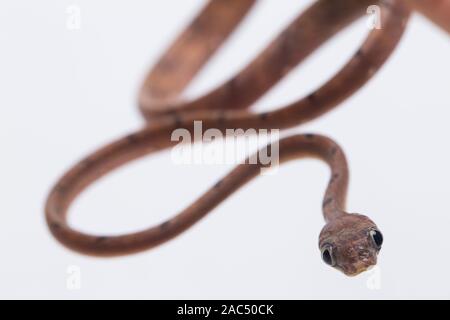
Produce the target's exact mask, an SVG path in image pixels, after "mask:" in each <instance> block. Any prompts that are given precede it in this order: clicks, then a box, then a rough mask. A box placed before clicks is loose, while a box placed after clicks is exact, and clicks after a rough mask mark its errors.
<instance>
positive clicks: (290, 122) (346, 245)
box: [45, 0, 410, 275]
mask: <svg viewBox="0 0 450 320" xmlns="http://www.w3.org/2000/svg"><path fill="white" fill-rule="evenodd" d="M374 2H375V3H376V4H378V5H379V6H380V7H381V8H382V21H381V23H382V29H380V30H377V29H374V30H372V31H371V32H370V34H369V35H368V37H367V39H366V40H365V42H364V43H363V44H362V46H361V47H360V48H359V49H358V50H357V52H356V53H355V54H354V55H353V57H352V58H351V59H350V61H349V62H348V63H347V64H346V65H345V66H344V67H343V68H342V69H341V70H340V71H339V72H338V73H337V74H336V75H335V76H333V77H332V78H331V79H330V80H329V81H328V82H326V83H325V84H324V85H323V86H321V87H320V88H318V89H317V90H315V91H314V92H312V93H311V94H309V95H308V96H306V97H305V98H303V99H300V100H298V101H296V102H294V103H292V104H290V105H288V106H285V107H283V108H280V109H277V110H275V111H271V112H265V113H259V114H256V113H252V112H250V111H247V110H244V109H246V108H248V107H250V106H251V105H252V104H253V103H254V102H255V101H257V100H258V99H259V98H260V97H261V96H262V95H263V94H264V93H266V92H267V91H268V90H269V89H270V88H272V87H273V86H274V85H275V84H276V83H277V82H278V81H279V80H280V79H282V78H283V77H284V76H285V75H286V74H288V73H289V72H290V71H291V70H292V69H293V68H294V67H295V66H296V65H298V64H299V63H300V62H301V61H303V60H304V59H305V58H306V57H307V56H309V55H310V54H311V53H312V52H314V51H315V50H316V49H317V48H318V47H320V46H321V45H322V44H323V43H324V42H325V41H327V40H328V39H329V38H331V37H332V36H333V35H335V34H336V33H338V32H339V31H340V30H342V29H343V28H345V27H346V26H348V25H349V24H350V23H352V22H353V21H354V20H356V19H357V18H359V17H362V16H364V15H365V14H366V9H367V7H368V6H369V5H373V4H374ZM254 3H255V0H233V1H230V0H213V1H210V2H209V3H208V4H207V5H206V6H205V7H204V9H203V11H202V12H201V13H200V14H199V16H197V17H196V18H195V19H194V21H193V22H192V23H191V24H190V25H189V27H188V28H187V29H186V30H185V31H184V32H183V33H182V34H181V35H180V37H179V38H178V39H177V40H176V41H175V42H174V44H173V45H172V46H171V47H170V48H169V49H168V51H167V52H166V53H165V54H164V55H163V56H162V58H161V60H160V61H159V62H158V63H157V64H156V66H155V67H154V68H153V70H152V71H151V72H150V74H149V75H148V77H147V79H146V80H145V82H144V85H143V87H142V90H141V93H140V97H139V103H140V108H141V111H142V113H143V115H144V116H145V118H146V120H147V124H146V125H145V126H144V128H142V129H140V130H138V131H137V132H135V133H133V134H130V135H128V136H126V137H124V138H122V139H119V140H117V141H115V142H113V143H111V144H109V145H107V146H105V147H103V148H101V149H100V150H98V151H96V152H95V153H93V154H91V155H90V156H88V157H86V158H85V159H84V160H82V161H81V162H79V163H78V164H76V165H75V166H74V167H73V168H72V169H70V170H69V171H68V172H67V173H66V174H65V175H64V176H63V177H62V178H61V179H60V180H59V181H58V182H57V184H56V185H55V187H54V188H53V189H52V191H51V193H50V195H49V197H48V200H47V204H46V210H45V211H46V219H47V223H48V225H49V228H50V230H51V232H52V234H53V235H54V236H55V237H56V239H58V240H59V241H60V242H61V243H62V244H64V245H65V246H67V247H69V248H71V249H73V250H76V251H78V252H82V253H84V254H89V255H98V256H114V255H123V254H129V253H134V252H138V251H142V250H146V249H149V248H152V247H155V246H157V245H159V244H161V243H163V242H166V241H168V240H170V239H172V238H174V237H175V236H177V235H179V234H180V233H182V232H183V231H185V230H186V229H188V228H189V227H191V226H192V225H193V224H194V223H196V222H197V221H199V220H200V219H201V218H203V217H204V216H205V215H206V214H207V213H208V212H210V211H211V210H212V209H213V208H214V207H216V206H217V205H218V204H219V203H220V202H221V201H223V200H224V199H225V198H227V197H228V196H229V195H230V194H232V193H233V192H235V191H236V190H237V189H238V188H239V187H240V186H242V185H244V184H245V183H246V182H248V181H249V180H250V179H252V178H253V177H255V176H256V175H258V173H259V170H260V169H261V167H262V165H260V164H247V163H245V164H241V165H239V166H237V167H236V168H235V169H234V170H233V171H231V172H230V173H229V174H228V175H227V176H226V177H224V178H223V179H222V180H221V181H220V182H218V183H217V184H215V186H214V187H213V188H211V189H210V190H208V191H207V192H206V193H204V194H203V195H202V196H201V197H199V198H198V199H197V200H196V201H195V202H193V203H192V204H191V205H190V206H189V207H187V208H186V209H184V210H183V211H182V212H180V213H179V214H177V215H176V216H175V217H173V218H171V219H169V220H167V221H166V222H164V223H162V224H160V225H157V226H154V227H152V228H149V229H146V230H143V231H140V232H135V233H132V234H127V235H120V236H97V235H90V234H84V233H81V232H79V231H77V230H74V229H73V228H71V226H70V225H69V224H68V222H67V211H68V209H69V206H70V204H71V203H72V202H73V200H74V199H75V198H76V197H77V196H78V195H79V194H80V193H81V192H82V191H83V190H84V189H85V188H86V187H88V186H89V185H90V184H92V183H93V182H95V181H96V180H98V179H100V178H101V177H102V176H104V175H106V174H107V173H109V172H110V171H112V170H114V169H116V168H118V167H119V166H122V165H124V164H126V163H128V162H130V161H132V160H135V159H137V158H140V157H142V156H144V155H147V154H151V153H155V152H157V151H160V150H163V149H166V148H169V147H171V146H174V145H175V142H174V141H171V134H172V132H173V131H174V130H175V129H177V128H185V129H187V130H189V131H190V132H191V133H192V132H193V130H194V125H193V123H194V121H202V125H203V128H204V130H207V129H210V128H216V129H219V130H220V131H221V132H223V133H224V134H225V130H226V129H243V130H247V129H251V128H253V129H285V128H290V127H293V126H297V125H299V124H302V123H305V122H307V121H309V120H312V119H315V118H317V117H319V116H320V115H322V114H324V113H326V112H327V111H329V110H331V109H332V108H334V107H335V106H337V105H338V104H339V103H340V102H342V101H343V100H345V99H346V98H348V97H349V96H351V95H352V94H353V93H354V92H355V91H357V90H358V89H359V88H360V87H362V86H363V85H364V84H365V83H366V82H367V81H368V80H369V79H370V78H371V77H372V76H373V75H374V74H375V72H376V71H377V70H378V69H379V68H380V67H381V66H382V65H383V63H384V62H385V61H386V59H387V58H388V57H389V56H390V54H391V53H392V51H393V50H394V49H395V47H396V45H397V43H398V42H399V40H400V38H401V36H402V34H403V31H404V29H405V26H406V23H407V20H408V18H409V15H410V10H409V9H408V8H407V7H406V6H405V4H404V3H403V1H401V0H384V1H382V0H380V1H374V0H339V1H330V0H318V1H316V2H315V3H314V4H313V5H312V6H311V7H309V8H308V9H307V10H306V11H305V12H303V13H302V14H301V15H300V16H299V17H298V18H297V19H295V20H294V21H293V22H292V23H291V24H290V25H289V26H288V27H287V28H286V29H285V30H284V31H283V32H282V33H281V34H280V35H279V36H278V37H277V38H276V39H275V40H274V41H273V42H272V43H271V44H270V45H269V46H268V47H267V48H266V49H265V50H264V51H263V52H262V53H261V54H260V55H259V56H257V57H256V58H255V59H254V60H253V61H252V62H251V63H250V64H249V65H248V66H247V67H246V68H244V69H243V70H242V71H241V72H239V73H238V74H237V75H236V76H234V77H233V78H231V79H230V80H229V81H227V82H226V83H224V84H223V85H221V86H220V87H218V88H217V89H215V90H213V91H211V92H210V93H208V94H206V95H204V96H202V97H200V98H198V99H195V100H193V101H182V100H180V95H181V93H182V92H183V91H184V89H185V88H186V87H187V85H188V84H189V83H190V82H191V81H192V79H193V78H194V77H195V75H196V74H197V72H198V71H199V70H200V69H201V68H202V67H203V65H204V64H205V63H206V62H207V60H208V59H209V58H210V57H211V56H212V55H213V54H214V53H215V52H216V50H217V49H218V48H219V47H220V45H221V44H222V43H223V42H224V41H225V40H226V38H227V37H228V35H229V34H231V33H232V31H233V30H234V29H235V27H236V26H237V25H238V24H239V22H240V21H241V20H242V19H243V18H244V16H245V15H246V14H247V12H248V11H249V10H250V8H251V7H252V6H253V4H254ZM310 156H313V157H317V158H320V159H322V160H324V161H325V162H326V163H327V164H328V165H329V166H330V168H331V179H330V181H329V184H328V187H327V190H326V193H325V197H324V201H323V214H324V217H325V221H326V225H325V227H324V229H323V230H322V232H321V234H320V239H319V246H320V249H321V252H322V257H323V260H324V261H325V262H326V263H327V264H329V265H331V266H333V267H335V268H337V269H339V270H341V271H343V272H344V273H345V274H347V275H356V274H358V273H360V272H362V271H364V270H366V269H367V268H368V267H370V266H372V265H374V264H375V263H376V259H377V255H378V252H379V250H380V248H381V244H382V235H381V233H380V231H379V230H378V228H377V227H376V225H375V224H374V223H373V222H372V221H371V220H370V219H369V218H367V217H366V216H363V215H359V214H348V213H347V212H346V211H345V198H346V192H347V184H348V168H347V163H346V159H345V155H344V153H343V151H342V150H341V148H340V147H339V146H338V145H337V144H336V143H334V142H333V141H332V140H330V139H328V138H326V137H323V136H319V135H313V134H305V135H295V136H291V137H288V138H284V139H282V140H280V142H279V157H280V163H283V162H286V161H288V160H292V159H297V158H302V157H310Z"/></svg>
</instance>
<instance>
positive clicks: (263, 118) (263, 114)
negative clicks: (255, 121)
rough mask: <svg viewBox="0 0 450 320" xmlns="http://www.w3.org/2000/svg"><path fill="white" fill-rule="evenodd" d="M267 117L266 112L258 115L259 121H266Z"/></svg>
mask: <svg viewBox="0 0 450 320" xmlns="http://www.w3.org/2000/svg"><path fill="white" fill-rule="evenodd" d="M268 117H269V113H268V112H264V113H261V114H260V115H259V118H260V119H261V120H267V118H268Z"/></svg>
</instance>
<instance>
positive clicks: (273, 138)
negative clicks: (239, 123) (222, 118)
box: [171, 121, 280, 174]
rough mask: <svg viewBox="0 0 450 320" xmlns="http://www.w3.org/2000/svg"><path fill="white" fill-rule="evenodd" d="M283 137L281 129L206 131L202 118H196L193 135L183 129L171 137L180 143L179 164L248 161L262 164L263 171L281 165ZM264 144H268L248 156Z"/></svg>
mask: <svg viewBox="0 0 450 320" xmlns="http://www.w3.org/2000/svg"><path fill="white" fill-rule="evenodd" d="M279 138H280V131H279V130H278V129H271V130H269V129H259V130H256V129H247V130H244V129H226V130H225V134H224V133H222V131H221V130H219V129H215V128H210V129H207V130H205V131H204V132H203V123H202V121H194V130H193V135H192V134H191V132H190V131H189V130H187V129H183V128H179V129H176V130H174V131H173V132H172V136H171V140H172V141H175V142H178V144H177V145H176V146H175V147H173V149H172V152H171V157H172V161H173V163H175V164H177V165H181V164H206V165H220V164H244V163H245V164H254V165H260V166H261V174H273V173H274V172H275V171H276V169H277V168H278V165H279ZM239 139H244V143H245V147H244V148H241V147H240V144H239ZM194 142H199V143H197V144H194ZM211 142H216V143H211ZM260 145H265V147H263V148H261V149H259V151H256V152H254V153H253V154H252V155H251V156H249V157H247V158H246V156H248V154H250V153H251V152H253V151H254V150H257V149H258V146H260Z"/></svg>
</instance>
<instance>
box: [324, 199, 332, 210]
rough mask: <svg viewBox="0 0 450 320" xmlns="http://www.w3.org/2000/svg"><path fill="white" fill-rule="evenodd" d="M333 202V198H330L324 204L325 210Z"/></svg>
mask: <svg viewBox="0 0 450 320" xmlns="http://www.w3.org/2000/svg"><path fill="white" fill-rule="evenodd" d="M332 201H333V198H328V199H326V200H325V201H324V202H323V207H324V208H325V207H326V206H327V205H329V204H330V203H331V202H332Z"/></svg>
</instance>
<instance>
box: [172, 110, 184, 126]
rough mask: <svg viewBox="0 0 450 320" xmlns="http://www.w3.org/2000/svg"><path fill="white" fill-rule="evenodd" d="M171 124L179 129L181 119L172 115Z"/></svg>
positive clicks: (176, 115)
mask: <svg viewBox="0 0 450 320" xmlns="http://www.w3.org/2000/svg"><path fill="white" fill-rule="evenodd" d="M173 123H174V125H175V127H177V128H179V127H181V124H182V121H181V117H180V116H179V115H178V114H176V113H174V114H173Z"/></svg>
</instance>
